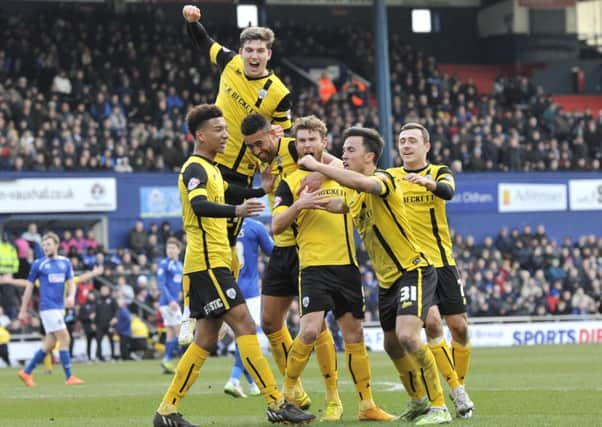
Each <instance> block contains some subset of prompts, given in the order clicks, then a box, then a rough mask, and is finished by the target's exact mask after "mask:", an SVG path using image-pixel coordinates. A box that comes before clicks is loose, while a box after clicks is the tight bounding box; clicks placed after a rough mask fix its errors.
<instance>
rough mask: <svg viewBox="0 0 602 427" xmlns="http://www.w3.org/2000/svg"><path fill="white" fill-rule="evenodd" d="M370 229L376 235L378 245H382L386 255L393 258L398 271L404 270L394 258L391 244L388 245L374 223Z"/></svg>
mask: <svg viewBox="0 0 602 427" xmlns="http://www.w3.org/2000/svg"><path fill="white" fill-rule="evenodd" d="M372 229H373V230H374V234H375V235H376V238H377V239H378V241H379V242H380V245H381V246H382V247H383V249H384V250H385V252H386V253H387V255H389V257H390V258H391V259H392V260H393V263H394V264H395V266H396V267H397V269H398V270H399V271H405V269H404V268H403V267H402V266H401V263H400V262H399V260H398V259H397V258H395V254H394V253H393V250H392V249H391V246H389V244H388V243H387V241H386V240H385V236H383V235H382V233H381V232H380V230H379V229H378V228H377V227H376V225H373V226H372Z"/></svg>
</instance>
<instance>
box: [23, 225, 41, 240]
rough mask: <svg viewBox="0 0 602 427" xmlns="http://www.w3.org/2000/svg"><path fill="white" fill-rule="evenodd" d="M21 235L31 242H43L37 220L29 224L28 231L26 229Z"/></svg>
mask: <svg viewBox="0 0 602 427" xmlns="http://www.w3.org/2000/svg"><path fill="white" fill-rule="evenodd" d="M21 237H23V238H24V239H25V240H27V241H28V242H30V244H31V243H37V244H41V243H42V236H41V235H40V233H38V225H37V224H36V223H35V222H32V223H29V224H28V225H27V231H25V232H24V233H23V234H22V235H21Z"/></svg>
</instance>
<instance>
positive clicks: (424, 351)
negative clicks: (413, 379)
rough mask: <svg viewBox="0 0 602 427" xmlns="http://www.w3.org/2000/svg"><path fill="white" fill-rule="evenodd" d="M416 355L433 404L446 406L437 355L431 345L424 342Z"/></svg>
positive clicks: (427, 392)
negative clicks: (435, 355) (434, 354)
mask: <svg viewBox="0 0 602 427" xmlns="http://www.w3.org/2000/svg"><path fill="white" fill-rule="evenodd" d="M414 356H415V358H416V363H417V364H418V366H419V367H420V375H421V376H422V381H424V386H425V388H426V394H427V396H428V398H429V400H430V401H431V404H432V405H433V406H435V407H444V406H445V400H443V389H442V388H441V382H439V371H437V366H436V362H435V357H434V356H433V353H432V352H431V350H430V348H429V346H428V345H426V344H422V346H421V347H420V348H419V349H418V351H417V352H416V353H415V354H414Z"/></svg>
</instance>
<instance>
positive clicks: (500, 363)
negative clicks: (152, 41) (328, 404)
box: [0, 344, 602, 427]
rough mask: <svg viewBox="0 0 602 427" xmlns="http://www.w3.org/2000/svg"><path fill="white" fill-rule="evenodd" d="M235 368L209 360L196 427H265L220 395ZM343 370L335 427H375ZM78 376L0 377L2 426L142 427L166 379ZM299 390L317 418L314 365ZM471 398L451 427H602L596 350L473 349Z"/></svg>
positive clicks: (150, 372) (385, 400)
mask: <svg viewBox="0 0 602 427" xmlns="http://www.w3.org/2000/svg"><path fill="white" fill-rule="evenodd" d="M232 360H233V359H232V358H231V357H229V358H225V357H223V358H212V359H210V360H209V361H208V362H207V363H206V364H205V366H204V367H203V369H202V371H201V376H200V377H199V379H198V380H197V382H196V383H195V384H194V386H193V387H192V389H191V390H190V393H189V394H188V396H187V397H186V399H185V400H184V402H183V404H182V407H181V411H182V412H183V413H184V415H185V416H186V417H187V418H188V419H189V420H190V421H192V422H195V423H198V424H200V425H201V426H215V427H218V426H257V425H270V424H269V423H268V422H267V421H266V418H265V414H264V409H265V406H264V403H263V400H262V399H261V398H260V397H253V398H248V399H234V398H232V397H229V396H227V395H225V394H224V393H223V385H224V383H225V381H226V380H227V377H228V375H229V372H230V367H231V363H232ZM370 360H371V364H372V378H373V390H374V394H375V399H376V401H377V403H378V404H379V405H381V406H382V407H383V408H385V409H386V410H388V411H390V412H392V413H395V414H399V413H400V412H401V410H402V408H403V406H404V404H405V400H406V394H405V392H404V391H403V390H402V388H401V386H400V385H399V380H398V377H397V375H396V373H395V371H394V368H393V365H392V364H391V362H390V361H389V360H388V359H387V357H386V355H385V354H384V353H371V354H370ZM339 367H340V371H339V388H340V391H341V396H342V398H343V403H344V406H345V414H344V415H343V420H342V421H341V422H339V423H338V425H345V426H349V425H362V426H366V427H368V426H371V425H377V423H365V422H362V423H361V422H359V421H357V420H356V415H357V400H356V397H355V393H354V389H353V384H352V383H351V381H350V377H349V373H348V372H347V370H346V369H345V364H344V363H343V357H342V355H341V354H339ZM74 372H75V373H76V374H77V375H78V376H80V377H81V378H83V379H85V380H86V381H87V383H86V385H83V386H79V387H73V386H65V385H64V384H63V381H64V378H63V373H62V369H61V367H60V365H55V368H54V373H53V374H52V375H47V374H45V373H44V370H43V367H41V366H40V367H38V369H36V371H35V379H36V382H37V384H38V387H37V388H35V389H29V388H27V387H25V386H23V385H22V383H21V381H20V380H19V379H18V377H17V375H16V374H17V370H16V369H0V426H1V427H41V426H44V427H47V426H57V427H76V426H77V427H82V426H84V427H121V426H124V427H136V426H147V427H148V426H151V425H152V423H151V419H152V416H153V413H154V411H155V409H156V407H157V405H158V403H159V401H160V399H161V397H162V395H163V392H164V391H165V389H166V387H167V385H168V384H169V381H170V380H171V377H170V376H168V375H162V374H161V368H160V367H159V362H158V361H144V362H127V363H103V364H75V365H74ZM277 378H278V379H279V376H277ZM243 381H244V380H243ZM303 381H304V384H305V387H306V389H307V390H308V391H309V393H310V395H311V397H312V399H313V405H312V411H313V413H315V414H316V415H318V416H319V415H320V413H321V410H322V407H323V404H322V398H323V394H322V390H323V386H322V382H321V379H320V376H319V373H318V369H317V366H316V363H315V360H314V357H313V356H312V360H310V363H309V365H308V367H307V370H306V372H305V373H304V376H303ZM444 388H445V386H444ZM467 389H468V391H469V393H470V395H471V398H472V400H473V401H474V402H475V405H476V410H475V414H474V417H473V418H472V419H471V420H459V419H456V420H454V422H453V424H456V425H463V426H464V425H465V426H487V427H497V426H500V427H501V426H512V427H522V426H527V427H537V426H550V427H551V426H554V427H556V426H571V427H585V426H602V345H600V344H593V345H564V346H563V345H558V346H536V347H512V348H499V349H491V348H488V349H475V350H474V353H473V363H472V369H471V372H470V375H469V379H468V383H467ZM446 394H447V392H446ZM450 405H451V403H450ZM450 408H452V406H450ZM316 424H317V423H316ZM394 424H395V425H397V424H406V425H410V424H409V423H401V422H400V421H396V422H394Z"/></svg>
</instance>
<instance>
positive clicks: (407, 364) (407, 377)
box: [393, 353, 426, 400]
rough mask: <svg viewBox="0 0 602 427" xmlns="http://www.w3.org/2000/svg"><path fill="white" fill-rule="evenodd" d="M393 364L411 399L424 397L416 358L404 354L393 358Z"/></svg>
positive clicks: (424, 391) (422, 383)
mask: <svg viewBox="0 0 602 427" xmlns="http://www.w3.org/2000/svg"><path fill="white" fill-rule="evenodd" d="M393 364H394V365H395V368H397V372H398V373H399V378H400V379H401V383H402V384H403V387H404V388H405V389H406V392H407V393H408V395H409V396H410V398H411V399H412V400H420V399H422V398H424V397H426V390H425V388H424V382H422V377H421V376H420V369H419V368H418V366H417V365H416V360H415V359H414V357H412V356H411V355H409V354H407V353H406V354H405V355H404V356H403V357H400V358H399V359H394V360H393Z"/></svg>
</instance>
